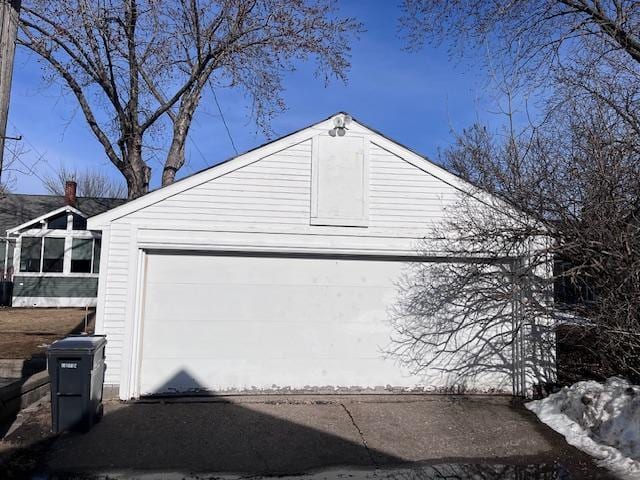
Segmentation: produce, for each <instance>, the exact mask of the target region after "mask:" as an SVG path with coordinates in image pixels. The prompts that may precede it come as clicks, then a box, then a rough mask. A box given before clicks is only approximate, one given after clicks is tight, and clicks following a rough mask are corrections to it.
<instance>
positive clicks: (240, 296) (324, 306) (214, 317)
mask: <svg viewBox="0 0 640 480" xmlns="http://www.w3.org/2000/svg"><path fill="white" fill-rule="evenodd" d="M149 286H150V288H149V289H148V293H147V301H146V307H145V320H146V321H147V322H155V321H167V320H168V321H176V320H177V319H189V320H194V321H205V322H217V321H228V320H229V319H234V320H235V321H237V322H271V321H278V320H281V319H283V318H286V319H287V320H288V321H289V322H307V321H309V312H311V311H312V312H314V314H315V316H316V317H317V318H320V319H321V321H322V323H329V322H336V321H337V322H344V321H349V322H369V321H370V320H371V317H372V315H374V316H378V317H380V316H385V315H386V311H385V310H386V306H387V305H389V304H390V303H391V302H392V301H393V299H394V298H395V290H394V289H391V288H390V287H389V286H387V287H377V286H376V287H369V288H367V287H362V286H315V285H299V286H287V287H286V288H283V285H260V286H259V288H257V287H256V285H247V284H245V285H242V284H235V285H215V286H214V285H200V284H185V285H169V284H149ZM212 295H213V296H215V297H216V298H218V297H222V298H224V299H225V301H224V302H216V305H215V308H212V305H211V304H210V303H208V302H203V301H202V299H203V298H210V297H212ZM167 298H175V299H176V301H175V302H167V301H166V299H167ZM337 302H340V303H341V307H340V308H336V303H337ZM362 303H366V304H368V305H369V306H370V307H369V308H368V309H367V310H366V311H363V310H362V308H361V307H360V305H361V304H362ZM256 304H260V305H261V308H260V309H259V310H256V308H255V305H256ZM376 306H377V307H378V308H376ZM181 321H182V320H181Z"/></svg>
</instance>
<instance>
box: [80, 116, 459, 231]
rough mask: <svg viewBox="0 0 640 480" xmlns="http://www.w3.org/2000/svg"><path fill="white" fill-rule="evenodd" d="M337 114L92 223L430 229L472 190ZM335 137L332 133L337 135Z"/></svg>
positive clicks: (433, 165) (144, 197) (447, 174)
mask: <svg viewBox="0 0 640 480" xmlns="http://www.w3.org/2000/svg"><path fill="white" fill-rule="evenodd" d="M345 115H346V114H342V113H340V114H337V115H334V116H332V117H330V118H329V119H327V120H324V121H322V122H320V123H318V124H315V125H312V126H310V127H307V128H305V129H303V130H300V131H298V132H295V133H293V134H291V135H288V136H286V137H283V138H281V139H279V140H276V141H274V142H271V143H269V144H267V145H264V146H262V147H259V148H257V149H255V150H252V151H250V152H247V153H245V154H243V155H240V156H238V157H235V158H233V159H231V160H229V161H226V162H223V163H221V164H218V165H216V166H214V167H211V168H210V169H208V170H205V171H202V172H200V173H197V174H195V175H193V176H191V177H188V178H185V179H183V180H180V181H178V182H176V183H175V184H173V185H170V186H167V187H164V188H162V189H159V190H156V191H154V192H151V193H149V194H147V195H145V196H143V197H141V198H139V199H137V200H134V201H132V202H129V203H127V204H126V205H123V206H122V207H120V208H116V209H114V210H111V211H109V212H106V213H105V214H102V215H99V216H97V217H94V218H91V219H90V220H89V227H90V228H101V227H103V226H105V225H107V224H108V223H110V222H112V221H116V220H119V219H125V218H129V219H135V220H136V221H145V222H155V221H171V222H174V223H176V224H179V225H180V226H182V227H185V226H187V225H189V224H194V223H198V224H199V225H202V224H203V222H204V223H205V224H212V225H217V224H221V223H224V224H230V225H240V224H243V225H245V226H247V225H253V226H255V225H266V226H269V225H271V226H273V225H275V224H280V225H297V226H306V227H313V226H315V227H358V228H364V229H366V228H373V229H376V228H389V229H401V230H402V229H408V230H416V229H424V227H425V225H429V224H431V223H433V222H434V221H437V220H439V219H440V218H441V217H442V215H443V213H444V210H445V208H446V207H447V205H449V204H451V203H453V202H455V201H457V199H458V198H459V195H460V193H461V192H471V190H472V189H471V188H470V186H469V185H468V184H466V183H465V182H464V181H462V180H461V179H459V178H457V177H455V176H454V175H452V174H450V173H449V172H447V171H446V170H444V169H442V168H441V167H439V166H437V165H435V164H434V163H432V162H430V161H428V160H427V159H425V158H423V157H421V156H419V155H417V154H415V153H414V152H412V151H410V150H409V149H407V148H405V147H403V146H401V145H399V144H397V143H395V142H393V141H391V140H389V139H387V138H385V137H384V136H382V135H380V134H379V133H377V132H375V131H373V130H371V129H369V128H368V127H365V126H364V125H362V124H361V123H359V122H357V121H355V120H353V121H351V122H350V123H349V124H348V126H347V127H346V128H344V130H343V133H344V135H343V136H340V135H335V134H334V133H335V121H336V120H335V119H337V118H344V117H345ZM332 133H333V135H332Z"/></svg>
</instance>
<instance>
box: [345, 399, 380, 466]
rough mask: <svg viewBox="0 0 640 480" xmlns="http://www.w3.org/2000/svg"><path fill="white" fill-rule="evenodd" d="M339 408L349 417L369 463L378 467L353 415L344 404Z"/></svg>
mask: <svg viewBox="0 0 640 480" xmlns="http://www.w3.org/2000/svg"><path fill="white" fill-rule="evenodd" d="M340 406H341V407H342V409H343V410H344V411H345V412H346V414H347V415H348V416H349V419H350V420H351V423H352V424H353V426H354V428H355V429H356V431H357V432H358V435H360V441H361V442H362V445H363V446H364V449H365V450H366V451H367V455H369V459H370V460H371V463H372V464H373V465H374V466H375V467H378V462H376V459H375V458H374V456H373V453H371V450H370V449H369V445H367V439H366V438H364V434H363V433H362V430H360V427H359V426H358V424H357V423H356V420H355V418H353V415H352V414H351V412H350V411H349V409H348V408H347V406H346V405H345V404H344V403H342V402H341V403H340Z"/></svg>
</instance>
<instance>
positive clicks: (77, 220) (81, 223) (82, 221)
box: [73, 213, 87, 230]
mask: <svg viewBox="0 0 640 480" xmlns="http://www.w3.org/2000/svg"><path fill="white" fill-rule="evenodd" d="M73 229H74V230H86V229H87V219H86V218H83V217H81V216H80V215H76V214H75V213H74V214H73Z"/></svg>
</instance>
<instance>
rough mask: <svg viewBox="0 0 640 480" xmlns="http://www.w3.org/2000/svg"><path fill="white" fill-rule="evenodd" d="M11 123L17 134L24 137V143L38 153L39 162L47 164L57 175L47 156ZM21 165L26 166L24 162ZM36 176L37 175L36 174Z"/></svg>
mask: <svg viewBox="0 0 640 480" xmlns="http://www.w3.org/2000/svg"><path fill="white" fill-rule="evenodd" d="M9 123H10V124H11V127H12V128H13V129H14V130H15V131H16V132H18V134H19V135H20V136H21V137H22V139H23V140H24V141H25V142H26V143H27V144H28V145H29V146H30V147H31V148H32V149H33V151H34V152H35V153H36V155H37V156H38V160H39V161H40V160H42V161H43V162H44V164H45V165H46V166H47V167H49V168H50V169H51V171H52V172H53V173H56V169H55V168H53V166H52V165H51V164H50V163H49V160H47V158H46V157H45V155H44V154H43V153H41V152H40V151H39V150H38V149H37V148H36V146H35V145H34V144H33V143H31V141H30V140H29V138H28V137H27V136H26V135H25V134H24V133H22V132H21V131H20V130H18V128H17V127H16V125H15V124H14V123H13V122H9ZM20 163H22V164H23V165H24V163H23V162H22V161H20ZM29 170H31V169H29ZM34 175H35V173H34ZM36 176H37V175H36ZM38 178H40V177H38Z"/></svg>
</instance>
